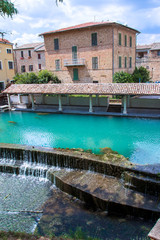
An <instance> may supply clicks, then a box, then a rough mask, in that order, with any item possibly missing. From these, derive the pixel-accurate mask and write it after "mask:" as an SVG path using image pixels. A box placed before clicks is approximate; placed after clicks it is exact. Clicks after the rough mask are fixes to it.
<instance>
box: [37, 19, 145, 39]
mask: <svg viewBox="0 0 160 240" xmlns="http://www.w3.org/2000/svg"><path fill="white" fill-rule="evenodd" d="M109 25H110V26H111V25H118V26H119V25H120V26H121V27H125V28H128V29H130V30H132V31H134V32H136V33H138V34H139V33H140V32H139V31H138V30H136V29H133V28H131V27H128V26H125V25H123V24H120V23H116V22H108V23H103V22H102V23H101V24H95V25H90V26H84V27H79V28H72V29H66V30H57V31H56V30H55V31H50V32H44V33H41V34H39V35H38V36H40V37H41V36H44V35H49V34H57V33H61V32H68V31H73V30H78V29H84V28H91V27H97V26H98V27H99V26H100V27H101V26H109Z"/></svg>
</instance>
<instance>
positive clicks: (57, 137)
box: [0, 112, 160, 164]
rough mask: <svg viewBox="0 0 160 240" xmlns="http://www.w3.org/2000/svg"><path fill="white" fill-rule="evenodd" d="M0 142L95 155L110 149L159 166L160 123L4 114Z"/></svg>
mask: <svg viewBox="0 0 160 240" xmlns="http://www.w3.org/2000/svg"><path fill="white" fill-rule="evenodd" d="M9 121H12V122H9ZM0 142H3V143H15V144H27V145H33V146H43V147H53V148H58V147H60V148H84V149H92V150H93V152H95V153H96V152H99V150H100V148H103V147H110V148H112V149H113V150H115V151H118V152H119V153H120V154H123V155H124V156H126V157H129V158H130V160H131V161H132V162H134V163H139V164H147V163H148V164H149V163H160V147H159V142H160V120H154V119H142V118H121V117H104V116H83V115H62V114H48V115H39V114H36V113H27V112H26V113H22V112H6V113H2V114H0Z"/></svg>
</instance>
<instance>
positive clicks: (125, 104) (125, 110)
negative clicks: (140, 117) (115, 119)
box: [123, 95, 127, 114]
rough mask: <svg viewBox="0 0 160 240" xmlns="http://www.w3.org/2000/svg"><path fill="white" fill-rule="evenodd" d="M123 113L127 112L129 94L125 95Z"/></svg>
mask: <svg viewBox="0 0 160 240" xmlns="http://www.w3.org/2000/svg"><path fill="white" fill-rule="evenodd" d="M123 114H127V96H126V95H125V96H124V97H123Z"/></svg>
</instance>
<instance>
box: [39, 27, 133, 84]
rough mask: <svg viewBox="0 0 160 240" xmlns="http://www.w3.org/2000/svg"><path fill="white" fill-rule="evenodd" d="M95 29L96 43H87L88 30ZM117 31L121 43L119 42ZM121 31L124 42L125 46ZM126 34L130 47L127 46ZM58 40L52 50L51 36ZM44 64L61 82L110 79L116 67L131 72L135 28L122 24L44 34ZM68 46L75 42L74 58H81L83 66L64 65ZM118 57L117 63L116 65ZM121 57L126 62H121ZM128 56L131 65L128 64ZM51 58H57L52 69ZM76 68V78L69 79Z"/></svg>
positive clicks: (110, 80) (89, 81)
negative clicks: (57, 66)
mask: <svg viewBox="0 0 160 240" xmlns="http://www.w3.org/2000/svg"><path fill="white" fill-rule="evenodd" d="M92 33H97V46H92V45H91V34H92ZM119 33H120V34H121V45H120V46H119ZM125 35H126V36H127V37H126V38H127V46H125ZM130 37H131V38H132V47H130ZM56 38H58V40H59V50H54V39H56ZM44 42H45V48H46V51H45V58H46V68H47V69H48V70H50V71H52V72H53V73H54V74H56V75H57V76H58V77H59V79H60V80H61V81H62V83H73V82H74V83H93V82H94V81H98V83H111V82H112V81H113V74H114V73H115V72H119V71H126V72H129V73H132V72H133V70H134V68H135V51H136V48H135V46H136V31H134V30H132V29H129V28H126V27H124V26H123V25H119V26H117V25H114V26H94V27H90V28H85V29H84V28H81V29H74V30H70V31H63V32H57V33H56V32H55V33H51V34H46V35H44ZM72 46H77V58H78V59H81V58H84V59H85V65H83V66H67V67H65V66H64V60H65V59H70V60H71V59H72ZM93 57H97V58H98V69H93V68H92V58H93ZM119 57H121V67H120V66H119ZM125 57H126V58H127V66H125ZM130 58H131V62H132V65H131V66H130V62H129V61H130ZM55 60H60V70H56V66H55ZM74 68H77V69H78V81H77V80H73V69H74Z"/></svg>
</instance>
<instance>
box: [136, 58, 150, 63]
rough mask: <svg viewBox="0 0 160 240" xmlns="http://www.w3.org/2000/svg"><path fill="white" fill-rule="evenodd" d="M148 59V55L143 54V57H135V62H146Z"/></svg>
mask: <svg viewBox="0 0 160 240" xmlns="http://www.w3.org/2000/svg"><path fill="white" fill-rule="evenodd" d="M148 61H149V57H148V56H145V57H137V58H136V63H146V62H148Z"/></svg>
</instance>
